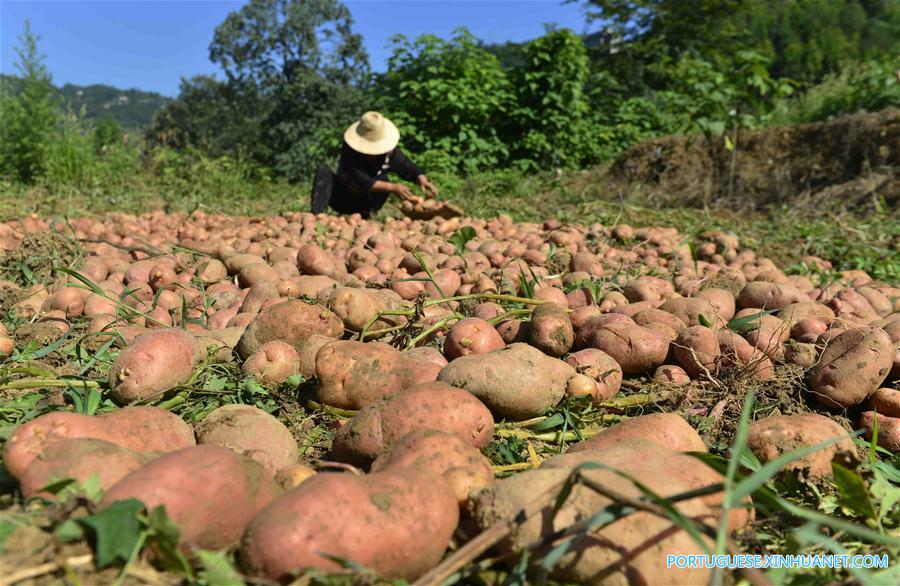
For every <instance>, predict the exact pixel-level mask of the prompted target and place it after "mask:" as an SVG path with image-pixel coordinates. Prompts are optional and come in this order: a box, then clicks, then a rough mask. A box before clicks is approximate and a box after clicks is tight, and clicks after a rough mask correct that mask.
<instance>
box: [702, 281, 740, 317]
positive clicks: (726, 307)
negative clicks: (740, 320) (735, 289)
mask: <svg viewBox="0 0 900 586" xmlns="http://www.w3.org/2000/svg"><path fill="white" fill-rule="evenodd" d="M696 297H697V298H698V299H706V300H707V301H709V302H710V303H711V304H712V305H713V307H714V308H715V309H716V315H717V316H718V317H719V319H721V320H722V321H726V322H727V321H729V320H731V318H733V317H734V312H735V310H736V309H735V299H734V295H732V294H731V291H728V290H726V289H717V288H715V287H710V288H708V289H703V290H702V291H700V292H699V293H697V295H696Z"/></svg>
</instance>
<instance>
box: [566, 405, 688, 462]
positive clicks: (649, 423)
mask: <svg viewBox="0 0 900 586" xmlns="http://www.w3.org/2000/svg"><path fill="white" fill-rule="evenodd" d="M632 439H643V440H646V441H651V442H653V443H655V444H659V445H660V446H662V447H664V448H666V449H668V450H672V451H673V452H705V451H706V445H705V444H704V443H703V440H702V439H700V435H699V434H698V433H697V432H696V431H694V428H693V427H691V426H690V424H688V422H687V421H685V420H684V419H683V418H682V417H681V416H679V415H677V414H675V413H651V414H649V415H640V416H638V417H632V418H630V419H625V420H624V421H622V422H621V423H619V424H617V425H613V426H612V427H608V428H606V429H604V430H603V431H601V432H600V433H599V434H597V435H595V436H594V437H592V438H590V439H586V440H584V441H580V442H578V443H576V444H573V445H572V446H571V447H570V448H569V452H572V453H577V452H582V451H585V450H603V449H606V448H608V447H611V446H614V445H616V444H617V443H619V442H628V441H630V440H632Z"/></svg>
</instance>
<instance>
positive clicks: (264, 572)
mask: <svg viewBox="0 0 900 586" xmlns="http://www.w3.org/2000/svg"><path fill="white" fill-rule="evenodd" d="M338 513H339V514H338ZM458 522H459V508H458V506H457V503H456V498H455V497H454V495H453V491H452V490H451V489H450V487H449V486H448V484H447V483H446V482H444V481H443V480H442V479H441V478H439V477H436V476H433V475H429V474H422V473H417V472H415V471H411V470H408V469H404V470H391V471H386V472H381V473H378V474H369V475H367V476H354V475H351V474H336V473H329V472H325V473H321V474H317V475H315V476H314V477H313V478H310V479H309V480H307V481H306V482H304V483H303V484H301V485H300V486H298V487H297V488H295V489H293V490H291V491H288V492H287V493H285V494H284V495H283V496H281V497H280V498H278V499H276V500H275V501H274V502H272V503H271V504H270V505H269V506H267V507H266V508H265V509H263V510H262V511H260V512H259V514H258V515H256V517H254V519H253V520H252V521H251V522H250V524H249V526H248V527H247V530H246V532H245V533H244V537H243V540H242V543H241V549H240V559H241V565H242V567H243V568H244V569H245V571H246V572H247V573H248V574H250V575H252V576H258V577H262V578H267V579H269V580H277V581H289V580H290V579H292V577H293V576H294V573H295V572H297V571H299V570H303V569H310V568H318V569H321V570H324V571H337V570H340V568H341V566H340V565H339V564H338V562H336V561H334V560H333V559H332V558H338V559H343V560H348V561H351V562H354V563H356V564H359V565H361V566H364V567H366V568H371V569H372V570H374V571H375V572H376V573H377V574H378V575H379V576H380V577H382V578H388V579H393V578H404V579H406V580H414V579H415V578H417V577H419V576H420V575H422V574H424V573H425V572H426V571H427V570H429V569H430V568H431V567H433V566H434V565H436V564H437V563H438V562H439V561H440V559H441V557H443V555H444V551H445V550H446V549H447V545H448V544H449V543H450V537H451V536H452V535H453V531H454V530H455V529H456V525H457V523H458ZM326 556H328V557H326Z"/></svg>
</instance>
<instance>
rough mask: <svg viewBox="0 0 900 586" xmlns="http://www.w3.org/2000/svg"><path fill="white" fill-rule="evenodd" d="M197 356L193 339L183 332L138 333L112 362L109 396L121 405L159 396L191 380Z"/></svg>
mask: <svg viewBox="0 0 900 586" xmlns="http://www.w3.org/2000/svg"><path fill="white" fill-rule="evenodd" d="M197 354H198V352H197V345H196V340H195V339H194V337H193V336H191V335H190V334H188V333H187V332H185V331H184V330H178V329H165V330H158V331H155V332H150V333H146V334H141V335H140V336H138V337H137V338H135V339H134V340H133V341H132V342H131V343H129V344H128V345H127V346H126V347H125V349H124V350H122V352H120V353H119V356H118V357H117V358H116V360H115V362H113V365H112V368H111V369H110V371H109V386H110V389H111V391H110V395H111V396H112V398H113V399H114V400H115V401H116V402H118V403H121V404H128V403H132V402H134V401H140V400H144V399H148V398H151V397H159V396H161V395H162V393H164V392H166V391H168V390H170V389H172V388H174V387H176V386H178V385H180V384H184V383H186V382H187V381H188V379H190V377H191V373H192V372H193V370H194V367H195V366H196V365H197V362H198V356H197Z"/></svg>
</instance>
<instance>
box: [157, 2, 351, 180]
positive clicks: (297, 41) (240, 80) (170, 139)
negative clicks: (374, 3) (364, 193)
mask: <svg viewBox="0 0 900 586" xmlns="http://www.w3.org/2000/svg"><path fill="white" fill-rule="evenodd" d="M352 24H353V21H352V18H351V16H350V12H349V11H348V10H347V8H346V7H345V6H344V5H343V4H341V3H340V2H338V1H337V0H251V1H250V2H249V3H247V4H246V5H244V6H243V7H242V8H241V9H240V10H237V11H235V12H232V13H231V14H229V15H228V16H227V17H226V19H225V21H224V22H222V24H220V25H219V26H218V27H216V30H215V34H214V37H213V41H212V43H211V44H210V47H209V55H210V59H211V60H212V61H213V62H214V63H216V64H218V65H219V66H221V67H222V69H223V71H224V72H225V77H226V79H225V81H224V82H219V81H217V80H215V79H214V78H211V77H208V76H201V77H195V78H193V79H191V80H184V81H183V82H182V86H181V91H180V94H179V97H178V99H177V100H176V101H175V102H173V103H172V104H170V105H169V106H167V107H166V108H165V109H164V110H163V111H162V112H161V113H160V114H159V115H158V116H157V118H156V120H155V122H154V124H153V127H152V128H151V129H150V132H149V133H148V137H149V138H151V140H152V141H153V142H155V143H157V144H166V145H169V146H173V147H176V148H186V147H195V148H199V149H201V150H202V151H204V152H206V153H207V154H210V155H214V156H219V155H223V154H232V155H238V156H248V157H250V158H251V159H253V160H254V161H256V162H257V163H260V164H262V165H265V166H267V167H269V168H272V169H274V170H275V171H277V172H278V173H279V174H280V175H282V176H284V177H287V178H288V179H291V180H297V179H301V178H306V177H308V176H309V174H310V173H311V172H312V171H313V170H314V168H315V166H316V164H318V163H320V162H323V161H325V160H327V159H329V158H333V157H334V155H335V154H336V153H337V150H338V148H339V146H340V130H342V129H343V128H344V127H345V126H346V125H347V124H348V123H349V122H350V121H352V120H353V119H355V118H357V117H358V116H359V115H360V114H361V113H362V112H363V111H364V110H365V109H367V107H366V106H367V105H366V103H365V94H364V88H365V86H366V84H367V83H368V80H369V64H368V56H367V54H366V52H365V50H364V49H363V46H362V38H361V37H360V36H359V35H358V34H356V33H354V32H353V31H352Z"/></svg>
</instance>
